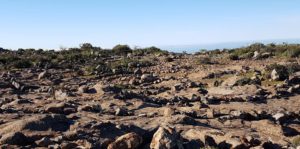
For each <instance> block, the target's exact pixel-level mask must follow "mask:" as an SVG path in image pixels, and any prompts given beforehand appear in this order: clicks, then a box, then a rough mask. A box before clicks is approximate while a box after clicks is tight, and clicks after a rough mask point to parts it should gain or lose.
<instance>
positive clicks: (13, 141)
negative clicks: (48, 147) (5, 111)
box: [0, 132, 31, 146]
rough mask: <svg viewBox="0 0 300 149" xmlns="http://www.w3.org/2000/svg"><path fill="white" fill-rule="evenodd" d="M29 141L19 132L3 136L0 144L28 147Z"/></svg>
mask: <svg viewBox="0 0 300 149" xmlns="http://www.w3.org/2000/svg"><path fill="white" fill-rule="evenodd" d="M30 143H31V141H30V139H29V138H27V137H26V136H25V135H24V134H23V133H21V132H10V133H7V134H5V135H3V136H2V137H1V139H0V144H10V145H21V146H23V145H28V144H30Z"/></svg>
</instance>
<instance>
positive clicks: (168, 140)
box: [150, 126, 183, 149]
mask: <svg viewBox="0 0 300 149" xmlns="http://www.w3.org/2000/svg"><path fill="white" fill-rule="evenodd" d="M150 148H151V149H183V144H182V141H181V137H180V135H179V134H177V133H176V131H175V130H174V129H173V128H171V127H168V126H164V127H159V128H158V130H157V131H156V132H155V133H154V135H153V138H152V141H151V144H150Z"/></svg>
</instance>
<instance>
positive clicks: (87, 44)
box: [79, 43, 94, 50]
mask: <svg viewBox="0 0 300 149" xmlns="http://www.w3.org/2000/svg"><path fill="white" fill-rule="evenodd" d="M79 47H80V49H81V50H89V49H93V48H94V47H93V45H92V44H90V43H83V44H80V45H79Z"/></svg>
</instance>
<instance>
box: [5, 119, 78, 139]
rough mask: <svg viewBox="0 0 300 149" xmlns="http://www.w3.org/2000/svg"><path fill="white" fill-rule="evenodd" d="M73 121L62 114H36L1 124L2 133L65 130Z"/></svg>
mask: <svg viewBox="0 0 300 149" xmlns="http://www.w3.org/2000/svg"><path fill="white" fill-rule="evenodd" d="M71 123H72V122H71V121H70V120H69V119H68V118H67V117H66V116H65V115H60V114H45V115H35V116H31V117H29V118H24V119H21V120H16V121H13V122H9V123H6V124H3V125H1V126H0V135H3V134H6V133H12V132H21V131H23V130H29V131H47V130H52V131H65V130H67V129H68V128H69V126H70V124H71Z"/></svg>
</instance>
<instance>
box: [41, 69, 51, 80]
mask: <svg viewBox="0 0 300 149" xmlns="http://www.w3.org/2000/svg"><path fill="white" fill-rule="evenodd" d="M48 75H49V74H48V72H47V71H46V70H45V71H43V72H41V73H40V74H39V76H38V80H41V79H44V78H46V77H47V76H48Z"/></svg>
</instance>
